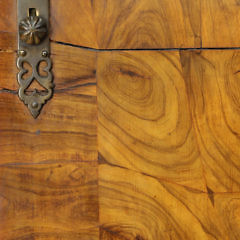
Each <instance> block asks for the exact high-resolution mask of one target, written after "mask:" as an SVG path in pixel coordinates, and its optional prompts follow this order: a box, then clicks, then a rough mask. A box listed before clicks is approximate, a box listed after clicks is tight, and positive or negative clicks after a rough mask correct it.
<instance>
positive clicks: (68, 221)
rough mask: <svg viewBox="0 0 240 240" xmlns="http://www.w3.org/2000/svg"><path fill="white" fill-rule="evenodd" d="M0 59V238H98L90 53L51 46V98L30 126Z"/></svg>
mask: <svg viewBox="0 0 240 240" xmlns="http://www.w3.org/2000/svg"><path fill="white" fill-rule="evenodd" d="M15 58H16V54H15V53H14V52H11V51H5V52H1V53H0V62H1V63H0V79H1V80H0V86H1V88H0V112H1V114H0V123H1V124H0V150H1V158H0V239H1V240H7V239H66V240H69V239H98V164H97V101H96V100H97V99H96V75H95V73H96V53H95V52H92V51H91V52H89V51H86V50H82V49H75V48H72V47H69V46H62V45H58V44H52V59H53V61H54V69H53V71H54V77H55V79H54V81H55V84H56V89H55V93H54V97H53V98H52V99H51V100H50V101H49V102H48V103H47V104H46V105H45V107H44V108H43V110H42V113H41V115H40V116H39V117H38V119H37V120H34V119H33V118H32V117H31V115H30V113H29V112H28V109H27V108H26V106H24V104H23V103H22V102H21V101H20V100H19V98H18V96H17V88H18V86H17V81H16V73H17V69H16V65H15Z"/></svg>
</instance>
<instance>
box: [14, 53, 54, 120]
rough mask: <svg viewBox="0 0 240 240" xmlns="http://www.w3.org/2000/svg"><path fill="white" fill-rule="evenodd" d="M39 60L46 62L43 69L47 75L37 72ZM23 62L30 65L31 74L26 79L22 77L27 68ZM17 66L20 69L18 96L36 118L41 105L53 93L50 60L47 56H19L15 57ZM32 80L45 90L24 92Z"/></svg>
mask: <svg viewBox="0 0 240 240" xmlns="http://www.w3.org/2000/svg"><path fill="white" fill-rule="evenodd" d="M41 62H46V63H47V67H45V68H44V69H43V71H44V72H46V73H47V76H41V75H40V73H39V64H40V63H41ZM24 63H28V64H29V65H30V66H31V67H32V74H31V76H30V77H28V78H27V79H24V77H23V76H24V75H25V74H26V73H27V72H28V70H26V69H24V66H23V65H24ZM17 66H18V69H19V70H20V71H19V73H18V83H19V85H20V88H19V91H18V95H19V98H20V99H21V100H22V101H23V102H24V104H25V105H27V107H28V109H29V111H30V112H31V114H32V116H33V117H34V118H37V117H38V115H39V114H40V111H41V109H42V107H43V105H44V104H45V103H46V102H47V101H48V100H49V99H50V98H51V97H52V95H53V88H54V84H53V76H52V73H51V68H52V62H51V59H50V58H49V57H40V58H39V59H34V60H33V59H31V58H30V59H29V58H28V57H22V56H19V57H18V59H17ZM33 81H37V82H38V83H39V85H41V86H42V87H43V88H44V89H46V90H45V91H42V90H37V89H35V90H34V91H30V92H28V93H27V92H26V91H27V89H28V88H29V87H30V85H31V84H32V83H33Z"/></svg>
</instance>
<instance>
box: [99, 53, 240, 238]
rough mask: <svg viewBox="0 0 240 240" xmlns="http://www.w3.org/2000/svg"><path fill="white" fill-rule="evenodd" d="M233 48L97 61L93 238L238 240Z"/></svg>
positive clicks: (239, 155) (237, 58)
mask: <svg viewBox="0 0 240 240" xmlns="http://www.w3.org/2000/svg"><path fill="white" fill-rule="evenodd" d="M239 62H240V51H239V50H237V51H233V50H218V51H215V50H210V51H202V52H199V51H181V52H177V51H125V52H121V51H120V52H119V51H118V52H111V54H109V53H108V52H103V53H99V56H98V67H97V71H98V75H97V77H98V109H99V111H98V115H99V117H98V119H99V121H98V149H99V164H100V165H99V203H100V208H99V212H100V223H101V225H100V226H101V228H100V236H101V238H100V239H102V240H103V239H104V240H106V239H107V240H110V239H117V240H118V239H148V240H155V239H174V240H175V239H176V240H179V239H182V240H186V239H189V240H192V239H219V240H220V239H226V240H227V239H238V238H239V236H240V231H239V230H240V225H239V220H240V219H239V209H240V198H239V183H240V182H239V179H240V178H239V167H240V162H239V159H240V152H239V144H240V141H239V134H240V129H239V116H240V114H239V104H240V103H239V99H240V94H239V93H240V91H239V90H240V86H239V66H240V65H239Z"/></svg>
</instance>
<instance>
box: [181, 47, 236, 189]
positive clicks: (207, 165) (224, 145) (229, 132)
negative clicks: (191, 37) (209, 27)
mask: <svg viewBox="0 0 240 240" xmlns="http://www.w3.org/2000/svg"><path fill="white" fill-rule="evenodd" d="M181 59H182V63H183V69H184V78H185V80H186V85H187V89H188V95H189V102H190V106H191V112H192V119H193V123H194V128H195V132H196V137H197V139H198V147H199V150H200V152H201V156H202V157H201V159H202V163H203V168H204V175H205V179H206V183H207V185H208V187H209V188H210V189H211V190H212V191H213V192H239V191H240V185H239V184H240V181H239V179H240V171H239V169H240V162H239V159H240V151H239V144H240V139H239V135H240V127H239V121H240V112H239V106H240V101H239V99H240V75H239V69H240V65H239V63H240V51H233V50H228V51H220V50H218V51H203V52H201V53H197V52H182V54H181Z"/></svg>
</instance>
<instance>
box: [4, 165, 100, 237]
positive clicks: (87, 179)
mask: <svg viewBox="0 0 240 240" xmlns="http://www.w3.org/2000/svg"><path fill="white" fill-rule="evenodd" d="M97 188H98V186H97V165H96V163H90V162H86V163H80V162H79V163H69V164H62V163H53V164H35V165H32V164H30V165H29V164H26V165H25V164H21V165H18V166H13V165H9V166H4V167H3V166H1V167H0V202H1V205H0V239H1V240H10V239H19V240H20V239H22V240H23V239H24V240H25V239H26V240H27V239H29V240H30V239H36V240H38V239H39V240H40V239H41V240H43V239H44V240H46V239H47V240H56V239H62V240H70V239H71V240H78V239H85V240H98V239H99V238H98V227H97V224H98V191H97Z"/></svg>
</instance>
